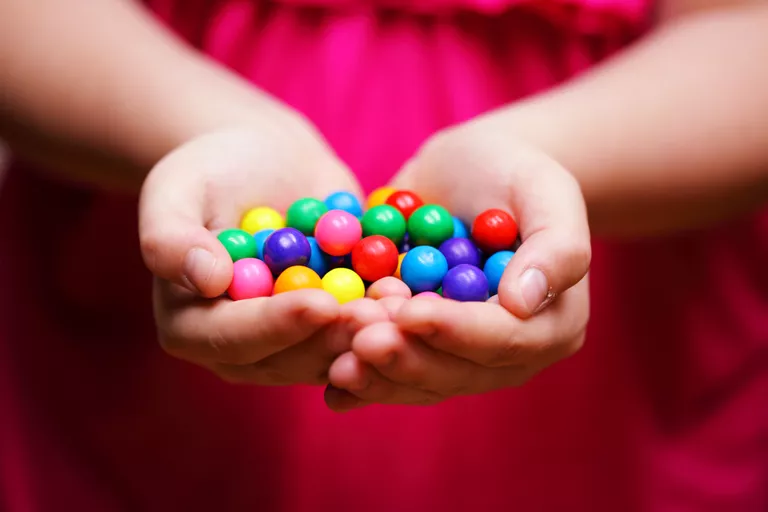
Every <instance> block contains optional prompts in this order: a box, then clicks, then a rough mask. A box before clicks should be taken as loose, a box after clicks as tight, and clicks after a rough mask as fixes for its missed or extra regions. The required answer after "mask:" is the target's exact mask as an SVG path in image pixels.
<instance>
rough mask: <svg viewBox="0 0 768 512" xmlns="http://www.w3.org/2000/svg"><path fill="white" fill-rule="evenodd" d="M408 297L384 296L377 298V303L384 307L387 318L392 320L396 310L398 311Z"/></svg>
mask: <svg viewBox="0 0 768 512" xmlns="http://www.w3.org/2000/svg"><path fill="white" fill-rule="evenodd" d="M407 300H408V299H404V298H402V297H394V296H393V297H384V298H383V299H379V300H378V303H379V304H381V307H383V308H384V310H385V311H386V312H387V314H388V317H387V318H388V319H389V320H392V319H393V318H395V315H396V314H397V312H398V311H400V308H401V307H402V306H403V304H405V302H406V301H407Z"/></svg>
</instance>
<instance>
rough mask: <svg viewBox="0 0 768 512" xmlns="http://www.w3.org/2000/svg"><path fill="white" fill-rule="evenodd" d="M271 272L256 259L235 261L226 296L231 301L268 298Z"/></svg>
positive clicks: (270, 286) (271, 282)
mask: <svg viewBox="0 0 768 512" xmlns="http://www.w3.org/2000/svg"><path fill="white" fill-rule="evenodd" d="M272 285H273V280H272V272H270V270H269V267H267V265H266V264H265V263H264V262H263V261H261V260H257V259H256V258H243V259H241V260H237V261H236V262H235V264H234V266H233V274H232V282H231V283H230V284H229V288H227V294H228V295H229V297H230V298H231V299H232V300H243V299H253V298H256V297H268V296H270V295H271V294H272Z"/></svg>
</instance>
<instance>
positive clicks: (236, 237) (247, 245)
mask: <svg viewBox="0 0 768 512" xmlns="http://www.w3.org/2000/svg"><path fill="white" fill-rule="evenodd" d="M217 238H218V239H219V242H221V244H222V245H223V246H224V248H225V249H226V250H227V252H228V253H229V257H230V258H232V261H238V260H242V259H243V258H255V257H256V253H257V250H256V240H254V239H253V236H251V234H250V233H248V232H247V231H244V230H242V229H234V228H233V229H225V230H224V231H222V232H221V233H219V235H218V236H217Z"/></svg>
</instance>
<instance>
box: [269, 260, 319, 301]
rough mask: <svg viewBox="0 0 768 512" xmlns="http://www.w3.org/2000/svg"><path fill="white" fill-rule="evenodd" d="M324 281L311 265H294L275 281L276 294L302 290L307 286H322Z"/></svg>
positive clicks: (274, 292)
mask: <svg viewBox="0 0 768 512" xmlns="http://www.w3.org/2000/svg"><path fill="white" fill-rule="evenodd" d="M322 287H323V281H322V280H321V279H320V276H319V275H317V272H315V271H314V270H312V269H311V268H309V267H302V266H299V265H297V266H294V267H288V268H287V269H285V270H284V271H283V273H282V274H280V276H278V278H277V280H276V281H275V288H274V291H273V292H272V293H273V294H274V295H277V294H278V293H283V292H290V291H293V290H302V289H305V288H322Z"/></svg>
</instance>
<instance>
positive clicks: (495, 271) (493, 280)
mask: <svg viewBox="0 0 768 512" xmlns="http://www.w3.org/2000/svg"><path fill="white" fill-rule="evenodd" d="M514 255H515V253H514V252H512V251H499V252H497V253H495V254H493V255H492V256H491V257H490V258H488V260H487V261H486V262H485V266H484V267H483V272H484V273H485V277H487V278H488V291H489V293H490V294H491V295H496V294H497V293H499V283H500V282H501V276H502V274H504V270H505V269H506V268H507V265H509V262H510V260H511V259H512V256H514Z"/></svg>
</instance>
